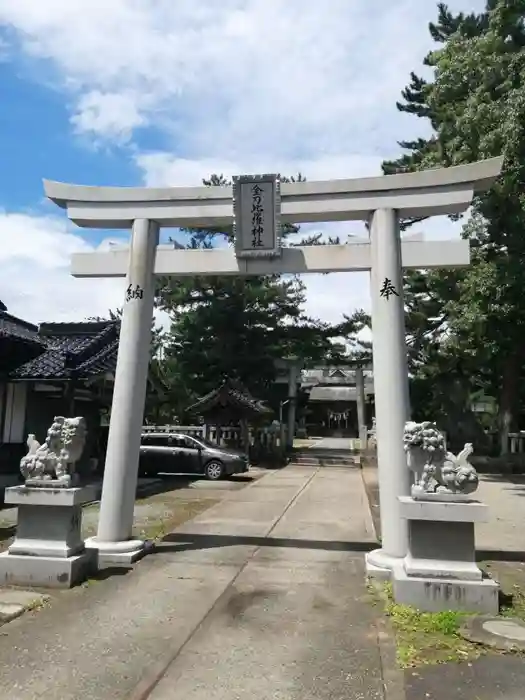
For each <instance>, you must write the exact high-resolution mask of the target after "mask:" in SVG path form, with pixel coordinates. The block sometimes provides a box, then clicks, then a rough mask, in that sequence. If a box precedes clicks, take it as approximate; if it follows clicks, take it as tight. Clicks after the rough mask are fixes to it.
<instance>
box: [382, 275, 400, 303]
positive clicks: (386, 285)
mask: <svg viewBox="0 0 525 700" xmlns="http://www.w3.org/2000/svg"><path fill="white" fill-rule="evenodd" d="M379 294H380V296H382V297H385V299H386V300H387V301H388V300H389V299H390V297H391V296H396V297H398V296H399V294H398V293H397V292H396V288H395V287H394V285H393V284H392V282H391V281H390V280H389V279H388V277H385V281H384V282H383V286H382V287H381V291H380V292H379Z"/></svg>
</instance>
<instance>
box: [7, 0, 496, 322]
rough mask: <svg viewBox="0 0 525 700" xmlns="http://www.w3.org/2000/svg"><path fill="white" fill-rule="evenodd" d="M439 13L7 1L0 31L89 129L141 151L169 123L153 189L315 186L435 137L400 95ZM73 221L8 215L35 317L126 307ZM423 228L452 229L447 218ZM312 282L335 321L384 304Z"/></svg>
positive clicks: (461, 6)
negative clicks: (217, 180)
mask: <svg viewBox="0 0 525 700" xmlns="http://www.w3.org/2000/svg"><path fill="white" fill-rule="evenodd" d="M448 4H449V5H450V7H451V9H452V10H453V11H455V10H467V11H472V10H473V9H481V8H482V7H483V6H484V2H482V0H469V1H467V0H461V1H460V0H454V1H452V2H450V3H448ZM435 16H436V3H435V0H399V1H398V2H396V3H393V4H392V3H387V2H385V0H352V2H350V0H330V1H329V3H326V2H325V3H322V2H318V0H221V2H218V1H217V0H198V2H197V1H196V0H176V2H174V0H111V1H109V2H108V0H67V2H64V0H45V2H43V1H40V2H39V1H38V0H0V30H1V28H2V25H3V26H4V27H6V28H8V30H9V31H8V32H6V33H5V36H4V37H1V38H0V39H1V41H2V46H3V49H2V53H3V54H5V51H6V49H5V46H6V42H8V44H7V45H8V48H9V47H10V49H11V51H12V55H13V56H15V57H16V52H17V50H21V51H23V52H24V53H25V54H26V56H29V57H31V59H32V61H33V63H32V65H34V67H35V75H37V76H39V75H42V70H44V69H45V70H46V75H45V77H46V80H49V79H50V78H52V79H53V80H54V81H55V82H56V83H58V85H59V86H60V87H61V88H62V89H63V90H64V92H65V94H66V95H67V102H68V104H71V105H72V107H71V122H72V128H73V129H74V130H75V131H76V132H79V133H82V134H87V135H88V136H91V137H92V138H93V139H94V140H95V141H97V142H98V141H99V140H100V139H107V140H108V142H109V143H115V142H123V141H130V142H131V143H132V145H133V146H134V148H135V150H136V148H137V147H136V143H134V137H135V136H136V134H137V130H138V129H140V128H143V127H154V128H155V129H157V130H159V131H160V132H161V133H162V135H163V138H164V139H165V140H166V142H167V143H168V146H167V150H169V153H140V152H139V153H138V154H137V155H136V162H137V164H138V165H139V166H140V167H141V169H142V171H143V173H144V180H145V182H146V183H147V184H151V185H155V184H157V185H158V184H178V185H191V184H198V183H200V181H201V180H202V178H203V177H205V176H207V175H209V174H211V173H212V172H216V173H223V174H225V175H227V176H230V175H232V174H234V173H240V172H262V171H270V172H275V171H280V172H281V173H283V174H285V175H289V174H294V173H296V172H297V171H299V170H300V171H301V172H303V174H304V175H306V176H307V177H308V179H309V180H312V179H329V178H336V177H357V176H363V175H373V174H376V173H379V166H380V163H381V160H382V158H384V157H389V156H392V155H396V154H397V153H398V147H397V146H396V141H397V140H398V139H402V138H405V137H413V136H415V135H417V134H418V133H420V134H423V133H425V128H426V127H425V126H424V124H423V123H422V122H420V121H418V120H416V119H414V118H410V117H406V116H405V115H401V114H399V113H398V112H397V110H396V107H395V101H396V100H397V99H399V96H400V91H401V89H402V88H403V87H404V86H405V85H406V83H407V80H408V77H409V72H410V71H411V70H416V71H418V70H419V68H420V66H421V59H422V58H423V56H424V55H425V54H426V53H427V51H428V50H429V49H430V48H431V42H430V38H429V35H428V29H427V26H428V22H429V21H430V20H432V19H434V18H435ZM13 37H15V39H13ZM81 179H82V175H81V174H79V180H81ZM115 184H118V183H115ZM58 221H59V220H58V219H45V220H42V219H37V218H34V217H30V216H22V215H11V216H8V215H3V216H1V218H0V226H1V228H0V236H2V240H4V242H5V246H3V253H2V254H1V255H2V256H3V257H2V258H0V259H1V260H2V271H3V273H4V275H3V280H4V283H5V284H6V292H5V294H7V297H6V299H5V300H6V303H8V304H9V303H10V299H11V300H12V304H13V312H15V306H16V313H19V314H20V315H23V316H26V317H27V318H31V319H33V320H35V319H42V318H49V316H50V315H51V316H53V318H55V319H57V320H60V319H61V318H65V317H68V318H79V317H82V316H83V315H94V314H98V313H103V312H104V311H105V310H106V309H107V308H108V307H109V306H112V305H113V306H114V305H118V303H119V302H118V300H119V299H121V291H118V290H120V289H121V287H119V285H120V283H118V282H113V281H108V280H105V281H97V282H92V281H85V280H83V281H80V280H74V279H73V278H70V277H69V276H68V274H67V266H68V264H69V255H70V253H71V252H73V251H74V250H81V249H85V247H86V246H87V247H89V244H88V243H87V242H86V237H82V236H80V235H76V234H71V233H69V232H68V231H67V230H66V228H65V226H64V225H63V224H62V223H58ZM319 228H320V227H319V226H318V225H316V226H313V227H304V230H319ZM14 229H16V231H17V235H18V239H17V241H16V242H14V238H16V236H13V235H11V234H12V232H13V230H14ZM421 229H423V230H427V231H429V232H430V233H431V234H432V235H434V234H435V235H438V237H440V236H441V237H443V236H446V234H447V232H450V231H451V230H452V229H451V227H450V225H449V223H448V222H447V221H443V220H441V221H437V222H430V223H428V224H425V225H424V226H423V227H421ZM323 230H324V231H325V233H328V232H332V233H335V234H336V235H341V237H342V238H343V239H344V238H345V237H346V235H347V233H352V234H354V235H355V234H362V233H363V231H364V229H363V226H362V225H361V224H355V223H352V224H350V223H349V224H341V225H332V226H330V227H324V229H323ZM10 232H11V234H10ZM44 244H45V245H44ZM46 245H47V249H46ZM13 246H16V248H15V249H13ZM36 250H39V251H45V252H43V253H38V254H37V253H36V252H33V251H36ZM24 270H25V272H24ZM4 271H5V272H4ZM7 280H9V282H8V281H7ZM307 285H308V303H307V308H308V310H309V312H310V313H312V314H313V315H315V316H319V317H321V318H323V319H325V320H339V319H340V318H341V315H342V313H343V312H346V313H350V312H351V311H352V310H353V309H355V308H356V307H359V306H364V307H365V308H369V302H368V276H367V275H366V274H363V273H356V274H338V275H329V276H322V277H316V276H310V278H309V279H307ZM88 290H89V291H88ZM113 300H115V301H114V302H113ZM110 302H111V303H110Z"/></svg>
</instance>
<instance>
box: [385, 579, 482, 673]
mask: <svg viewBox="0 0 525 700" xmlns="http://www.w3.org/2000/svg"><path fill="white" fill-rule="evenodd" d="M376 596H379V598H380V599H381V600H382V602H383V605H384V609H385V613H386V615H387V616H388V618H389V619H390V622H391V624H392V627H393V629H394V632H395V636H396V646H397V663H398V665H399V666H400V667H401V668H417V667H419V666H425V665H430V664H443V663H451V662H459V661H466V660H471V659H477V658H479V657H480V656H481V655H482V654H483V653H485V650H484V648H483V647H482V646H480V645H478V644H473V643H472V642H468V641H467V640H465V639H463V637H461V636H460V635H459V628H460V627H461V625H462V624H463V622H464V621H465V619H466V618H467V617H468V615H467V614H465V613H459V612H454V611H445V612H439V613H428V612H421V611H420V610H417V609H416V608H413V607H411V606H409V605H399V604H398V603H395V602H394V599H393V595H392V585H391V584H386V585H385V586H384V588H383V589H381V590H377V589H376Z"/></svg>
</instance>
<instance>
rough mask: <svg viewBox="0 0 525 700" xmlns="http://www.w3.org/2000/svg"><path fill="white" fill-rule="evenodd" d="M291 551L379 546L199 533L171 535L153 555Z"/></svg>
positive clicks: (356, 549)
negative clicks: (241, 547) (263, 549)
mask: <svg viewBox="0 0 525 700" xmlns="http://www.w3.org/2000/svg"><path fill="white" fill-rule="evenodd" d="M239 545H244V546H248V547H290V548H294V549H319V550H325V551H332V552H370V551H372V550H373V549H376V547H377V543H376V542H337V541H327V540H299V539H291V538H279V537H249V536H243V535H202V534H197V533H184V534H183V533H180V534H179V533H176V532H175V533H172V534H171V535H166V537H164V538H163V539H162V541H161V542H159V543H157V545H156V546H155V549H154V552H157V553H162V552H185V551H189V550H198V549H214V548H216V547H233V546H239Z"/></svg>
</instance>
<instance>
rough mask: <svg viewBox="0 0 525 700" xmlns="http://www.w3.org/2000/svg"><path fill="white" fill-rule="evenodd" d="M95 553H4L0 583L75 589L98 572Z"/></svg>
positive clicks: (0, 560)
mask: <svg viewBox="0 0 525 700" xmlns="http://www.w3.org/2000/svg"><path fill="white" fill-rule="evenodd" d="M95 564H96V559H95V557H94V555H93V552H91V551H89V550H86V551H85V552H83V553H82V554H78V555H76V556H74V557H67V558H64V557H34V556H24V555H19V554H10V553H9V552H2V554H0V585H2V586H35V587H37V588H39V587H41V588H71V587H72V586H75V585H77V584H79V583H82V582H83V581H85V580H86V578H88V576H90V575H91V574H92V573H93V572H94V571H95Z"/></svg>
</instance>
